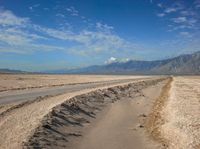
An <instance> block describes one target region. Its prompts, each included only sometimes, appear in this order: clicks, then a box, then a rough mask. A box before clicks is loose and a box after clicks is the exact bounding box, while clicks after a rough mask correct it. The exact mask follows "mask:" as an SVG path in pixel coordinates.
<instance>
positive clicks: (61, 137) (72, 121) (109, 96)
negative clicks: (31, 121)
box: [24, 78, 166, 148]
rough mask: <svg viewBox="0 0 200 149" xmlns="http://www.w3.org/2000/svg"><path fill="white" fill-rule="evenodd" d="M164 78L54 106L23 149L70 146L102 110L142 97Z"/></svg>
mask: <svg viewBox="0 0 200 149" xmlns="http://www.w3.org/2000/svg"><path fill="white" fill-rule="evenodd" d="M165 79H166V78H162V79H155V80H147V81H140V82H137V83H131V84H128V85H123V86H116V87H112V88H108V89H103V90H97V91H93V92H90V93H87V94H84V95H79V96H76V97H73V98H71V99H69V100H67V101H65V102H64V103H62V104H61V105H58V106H56V107H54V108H53V110H52V111H51V112H50V113H49V114H47V115H46V116H45V117H44V118H43V120H42V123H41V125H40V126H39V127H38V128H37V129H36V130H35V132H34V133H33V134H32V136H30V137H29V139H28V140H27V141H25V142H24V148H66V147H69V146H68V143H69V142H70V140H72V139H73V138H74V137H75V138H76V137H80V136H82V131H83V129H84V126H86V125H88V124H90V122H91V121H92V120H93V119H94V118H96V116H97V114H98V113H99V112H100V111H101V110H102V109H103V108H104V107H106V106H107V105H109V104H110V103H113V102H115V101H117V100H119V99H123V98H126V97H132V98H134V97H135V96H138V95H141V90H142V89H144V88H147V87H148V86H152V85H155V84H157V83H158V82H161V81H163V80H165Z"/></svg>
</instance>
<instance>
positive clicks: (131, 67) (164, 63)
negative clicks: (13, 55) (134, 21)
mask: <svg viewBox="0 0 200 149" xmlns="http://www.w3.org/2000/svg"><path fill="white" fill-rule="evenodd" d="M0 73H6V74H14V73H17V74H20V73H31V72H25V71H20V70H10V69H0ZM35 73H36V72H35ZM39 73H40V74H41V73H52V74H54V73H55V74H135V75H154V74H155V75H165V74H167V75H171V74H172V75H200V51H199V52H195V53H193V54H185V55H180V56H177V57H174V58H169V59H164V60H155V61H138V60H129V61H127V62H113V63H110V64H107V65H93V66H89V67H85V68H80V69H71V70H67V69H60V70H53V71H44V72H39Z"/></svg>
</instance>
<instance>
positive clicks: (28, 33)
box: [0, 7, 135, 56]
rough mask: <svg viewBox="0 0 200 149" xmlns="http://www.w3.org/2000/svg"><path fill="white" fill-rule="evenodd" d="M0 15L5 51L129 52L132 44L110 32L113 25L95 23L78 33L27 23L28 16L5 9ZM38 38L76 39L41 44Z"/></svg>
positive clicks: (0, 27) (0, 30)
mask: <svg viewBox="0 0 200 149" xmlns="http://www.w3.org/2000/svg"><path fill="white" fill-rule="evenodd" d="M72 8H73V7H72ZM70 10H71V9H70ZM0 16H3V17H0V22H2V24H4V26H0V42H1V43H4V46H3V47H2V48H3V49H7V50H8V52H9V50H10V52H12V51H17V50H18V51H20V50H22V51H24V50H26V49H28V50H27V52H28V51H31V52H32V51H34V50H38V49H41V50H48V49H49V50H63V51H66V52H72V53H75V54H82V55H83V54H85V55H87V56H88V55H93V54H95V53H100V52H104V53H105V52H108V53H109V52H110V53H114V52H116V51H119V50H124V51H126V50H129V51H131V50H132V49H133V48H135V45H134V44H133V43H130V42H128V41H126V40H125V39H123V38H121V37H120V36H118V35H117V34H115V33H113V29H114V28H113V27H112V26H109V25H107V24H103V23H99V22H97V23H96V25H95V26H93V30H88V29H83V30H80V31H79V32H73V30H72V29H71V28H65V29H56V28H48V27H43V26H40V25H36V24H33V23H31V22H30V20H29V19H28V18H22V17H17V16H16V15H14V14H13V13H12V12H11V11H7V10H4V11H3V10H2V13H1V14H0ZM33 32H34V34H33ZM42 40H47V41H49V40H63V41H66V42H72V43H74V42H76V44H72V46H67V47H65V46H63V47H59V46H52V45H48V44H47V45H45V46H41V43H42ZM38 41H40V42H39V43H40V44H37V43H38ZM53 43H54V42H53ZM37 45H38V46H37ZM11 47H13V50H11ZM19 53H20V52H19ZM22 53H23V52H22Z"/></svg>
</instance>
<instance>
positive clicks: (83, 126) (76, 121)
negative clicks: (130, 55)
mask: <svg viewBox="0 0 200 149" xmlns="http://www.w3.org/2000/svg"><path fill="white" fill-rule="evenodd" d="M199 115H200V77H199V76H133V75H48V74H38V75H36V74H17V75H14V74H1V75H0V134H1V137H0V148H2V149H14V148H15V149H21V148H52V149H55V148H65V149H68V148H69V149H168V148H169V149H200V118H199Z"/></svg>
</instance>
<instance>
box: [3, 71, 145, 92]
mask: <svg viewBox="0 0 200 149" xmlns="http://www.w3.org/2000/svg"><path fill="white" fill-rule="evenodd" d="M139 77H140V78H141V77H148V76H120V75H116V76H114V75H44V74H41V75H39V74H38V75H37V74H34V75H29V74H26V75H22V74H19V75H14V74H0V92H2V91H7V90H19V89H21V90H23V89H32V88H42V87H54V86H63V85H66V84H76V83H79V84H80V83H88V82H102V81H108V80H119V79H132V78H139Z"/></svg>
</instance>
